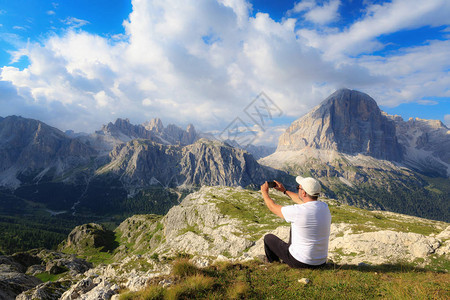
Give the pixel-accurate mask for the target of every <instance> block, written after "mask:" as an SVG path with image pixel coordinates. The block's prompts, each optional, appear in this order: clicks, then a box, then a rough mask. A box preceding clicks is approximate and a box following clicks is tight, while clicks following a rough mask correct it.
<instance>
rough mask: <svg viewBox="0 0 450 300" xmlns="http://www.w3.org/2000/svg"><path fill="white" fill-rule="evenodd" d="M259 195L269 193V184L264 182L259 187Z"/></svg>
mask: <svg viewBox="0 0 450 300" xmlns="http://www.w3.org/2000/svg"><path fill="white" fill-rule="evenodd" d="M261 193H266V194H268V193H269V184H268V183H267V181H266V182H264V184H263V185H262V186H261Z"/></svg>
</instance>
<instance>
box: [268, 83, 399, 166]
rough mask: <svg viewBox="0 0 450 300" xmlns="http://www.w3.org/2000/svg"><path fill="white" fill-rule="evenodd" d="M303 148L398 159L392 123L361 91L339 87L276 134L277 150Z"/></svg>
mask: <svg viewBox="0 0 450 300" xmlns="http://www.w3.org/2000/svg"><path fill="white" fill-rule="evenodd" d="M304 148H313V149H323V150H336V151H339V152H341V153H346V154H358V153H361V154H364V155H368V156H372V157H375V158H380V159H386V160H392V161H400V160H401V158H402V151H401V147H400V145H399V144H398V142H397V137H396V133H395V125H394V123H393V122H392V121H391V120H390V119H388V118H387V117H386V116H384V115H383V114H382V113H381V110H380V109H379V108H378V105H377V103H376V102H375V100H374V99H372V98H371V97H370V96H369V95H367V94H364V93H362V92H358V91H354V90H349V89H340V90H338V91H336V92H335V93H333V94H332V95H330V96H329V97H328V98H327V99H325V100H324V101H323V102H322V103H321V104H320V105H318V106H316V107H315V108H314V109H313V110H312V111H311V112H310V113H308V114H306V115H305V116H303V117H301V118H300V119H298V120H296V121H294V122H293V123H292V124H291V126H290V127H289V128H288V129H287V130H286V132H285V133H284V134H283V135H282V136H281V137H280V139H279V143H278V148H277V151H283V150H301V149H304Z"/></svg>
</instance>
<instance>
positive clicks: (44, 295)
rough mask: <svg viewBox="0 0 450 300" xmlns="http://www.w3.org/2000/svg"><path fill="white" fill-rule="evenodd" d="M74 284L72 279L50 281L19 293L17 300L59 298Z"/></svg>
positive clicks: (52, 299)
mask: <svg viewBox="0 0 450 300" xmlns="http://www.w3.org/2000/svg"><path fill="white" fill-rule="evenodd" d="M72 284H73V282H72V281H70V280H61V281H56V282H52V281H48V282H44V283H41V284H39V285H37V286H36V287H34V288H32V289H29V290H26V291H25V292H22V293H21V294H19V295H18V296H17V297H16V298H15V299H16V300H33V299H45V300H58V299H60V298H61V296H62V295H63V293H64V292H65V291H67V289H69V288H70V286H71V285H72Z"/></svg>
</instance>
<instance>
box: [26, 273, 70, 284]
mask: <svg viewBox="0 0 450 300" xmlns="http://www.w3.org/2000/svg"><path fill="white" fill-rule="evenodd" d="M66 274H67V272H65V273H61V274H50V273H49V272H42V273H40V274H36V275H34V277H36V278H38V279H40V280H41V281H42V282H47V281H57V280H59V279H60V278H62V277H63V276H64V275H66Z"/></svg>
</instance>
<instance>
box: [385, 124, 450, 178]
mask: <svg viewBox="0 0 450 300" xmlns="http://www.w3.org/2000/svg"><path fill="white" fill-rule="evenodd" d="M386 116H387V117H388V118H390V119H392V120H394V122H395V127H396V132H397V137H398V141H399V143H400V145H401V146H402V150H403V160H402V162H403V163H404V164H405V165H406V166H408V167H410V168H412V169H415V170H417V171H420V172H424V173H427V174H433V175H434V176H442V177H450V151H448V149H450V130H449V129H448V128H447V127H446V126H445V125H444V124H443V123H442V122H441V121H439V120H423V119H419V118H415V119H413V118H410V119H409V120H408V121H404V120H403V118H402V117H400V116H390V115H386Z"/></svg>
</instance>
